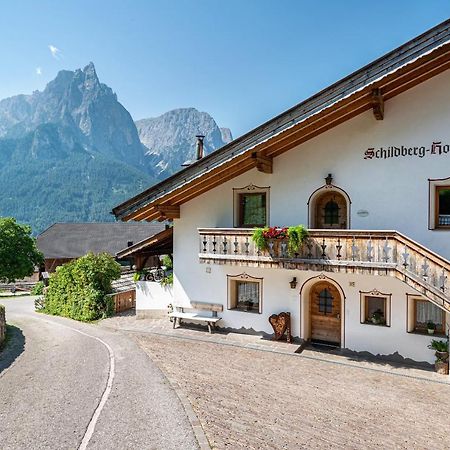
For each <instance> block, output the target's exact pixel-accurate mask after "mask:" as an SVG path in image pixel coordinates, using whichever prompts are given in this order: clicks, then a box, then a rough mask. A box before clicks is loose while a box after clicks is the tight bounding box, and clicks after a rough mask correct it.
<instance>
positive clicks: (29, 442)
mask: <svg viewBox="0 0 450 450" xmlns="http://www.w3.org/2000/svg"><path fill="white" fill-rule="evenodd" d="M0 303H2V304H3V305H5V307H6V318H7V323H8V324H9V325H12V329H11V333H10V334H11V337H10V339H9V341H8V344H7V346H6V348H5V349H4V350H3V351H2V352H1V353H0V449H2V450H3V449H5V450H14V449H20V450H25V449H33V450H34V449H58V450H60V449H61V450H62V449H71V450H74V449H80V450H82V449H84V448H88V449H105V450H109V449H121V450H122V449H157V450H159V449H164V450H166V449H167V450H170V449H177V450H184V449H186V450H190V449H197V448H198V444H197V442H196V440H195V437H194V433H193V431H192V427H191V425H190V422H189V421H188V419H187V416H186V413H185V411H184V409H183V406H182V405H181V403H180V400H179V398H178V397H177V395H176V393H175V392H174V391H173V390H172V388H171V387H170V385H169V383H168V382H167V380H166V378H165V377H164V375H163V374H162V373H161V372H160V370H159V369H158V368H157V367H156V366H155V365H154V363H153V362H152V361H151V360H150V359H149V358H148V356H147V355H146V354H145V353H144V352H143V351H142V350H141V349H140V348H139V347H138V346H137V345H136V344H135V343H134V341H133V340H131V339H130V338H129V337H127V336H125V335H123V334H121V333H120V332H114V331H110V330H105V329H103V328H99V327H97V326H95V325H89V324H83V323H79V322H76V321H72V320H69V319H63V318H60V317H52V316H47V315H44V314H40V313H36V312H34V302H33V298H14V299H5V298H0Z"/></svg>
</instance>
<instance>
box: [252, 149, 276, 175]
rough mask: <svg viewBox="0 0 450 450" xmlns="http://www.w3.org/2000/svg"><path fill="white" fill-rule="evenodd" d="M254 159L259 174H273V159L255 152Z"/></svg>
mask: <svg viewBox="0 0 450 450" xmlns="http://www.w3.org/2000/svg"><path fill="white" fill-rule="evenodd" d="M252 159H253V160H254V161H255V167H256V168H257V170H258V171H259V172H263V173H273V159H272V158H270V157H268V156H264V155H263V154H261V152H253V153H252Z"/></svg>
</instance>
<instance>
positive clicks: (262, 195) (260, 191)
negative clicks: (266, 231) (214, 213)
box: [234, 185, 269, 228]
mask: <svg viewBox="0 0 450 450" xmlns="http://www.w3.org/2000/svg"><path fill="white" fill-rule="evenodd" d="M268 203H269V188H260V187H258V186H253V185H249V186H247V187H245V188H239V189H234V226H235V227H240V228H253V227H265V226H267V225H268V223H269V218H268V215H269V205H268Z"/></svg>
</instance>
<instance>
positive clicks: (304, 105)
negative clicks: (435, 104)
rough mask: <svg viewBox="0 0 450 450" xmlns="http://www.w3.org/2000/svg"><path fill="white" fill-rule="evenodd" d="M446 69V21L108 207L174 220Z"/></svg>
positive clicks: (125, 215)
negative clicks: (194, 202)
mask: <svg viewBox="0 0 450 450" xmlns="http://www.w3.org/2000/svg"><path fill="white" fill-rule="evenodd" d="M448 68H450V20H447V21H445V22H443V23H441V24H439V25H437V26H436V27H434V28H432V29H430V30H428V31H427V32H425V33H423V34H422V35H420V36H418V37H416V38H414V39H412V40H411V41H409V42H407V43H406V44H404V45H402V46H401V47H398V48H397V49H395V50H393V51H391V52H389V53H387V54H386V55H384V56H382V57H381V58H379V59H377V60H375V61H374V62H372V63H370V64H368V65H367V66H365V67H363V68H361V69H360V70H358V71H356V72H354V73H352V74H351V75H349V76H347V77H345V78H343V79H342V80H340V81H338V82H336V83H334V84H333V85H331V86H329V87H327V88H326V89H324V90H322V91H320V92H319V93H317V94H315V95H313V96H312V97H310V98H308V99H307V100H305V101H303V102H301V103H299V104H298V105H296V106H294V107H293V108H291V109H289V110H287V111H286V112H284V113H282V114H280V115H279V116H277V117H275V118H273V119H271V120H269V121H268V122H266V123H264V124H262V125H260V126H259V127H257V128H255V129H254V130H252V131H250V132H248V133H246V134H244V135H243V136H241V137H239V138H237V139H235V140H234V141H232V142H230V143H229V144H227V145H225V146H224V147H221V148H220V149H218V150H216V151H215V152H213V153H211V154H209V155H208V156H206V157H204V158H202V159H201V160H199V161H196V162H195V163H193V164H191V165H190V166H189V167H187V168H185V169H183V170H181V171H179V172H177V173H176V174H175V175H172V176H171V177H169V178H167V179H166V180H164V181H162V182H160V183H158V184H156V185H154V186H152V187H150V188H149V189H147V190H146V191H144V192H142V193H141V194H139V195H137V196H135V197H133V198H131V199H129V200H127V201H126V202H124V203H122V204H121V205H118V206H116V207H115V208H114V209H113V214H115V216H116V217H117V218H119V219H121V220H144V219H145V220H154V219H168V218H177V217H179V214H180V205H181V204H183V203H185V202H187V201H189V200H191V199H192V198H195V197H196V196H198V195H200V194H202V193H204V192H206V191H208V190H209V189H212V188H213V187H215V186H218V185H220V184H222V183H224V182H226V181H228V180H230V179H232V178H234V177H236V176H238V175H240V174H242V173H244V172H246V171H248V170H250V169H252V168H255V167H256V168H257V169H258V170H261V171H263V172H268V173H270V171H271V170H272V165H271V160H272V159H273V158H274V157H276V156H278V155H280V154H282V153H284V152H286V151H288V150H290V149H292V148H294V147H296V146H298V145H299V144H301V143H303V142H306V141H307V140H309V139H312V138H313V137H315V136H317V135H319V134H321V133H323V132H325V131H327V130H329V129H331V128H333V127H335V126H337V125H339V124H340V123H343V122H345V121H346V120H349V119H351V118H353V117H355V116H357V115H358V114H361V113H362V112H364V111H367V110H370V109H373V111H374V115H375V117H376V118H377V119H382V118H383V104H384V102H385V101H386V100H389V99H391V98H393V97H395V96H396V95H398V94H400V93H402V92H404V91H406V90H407V89H410V88H412V87H414V86H416V85H417V84H419V83H422V82H423V81H426V80H428V79H430V78H432V77H433V76H435V75H437V74H439V73H441V72H443V71H444V70H447V69H448Z"/></svg>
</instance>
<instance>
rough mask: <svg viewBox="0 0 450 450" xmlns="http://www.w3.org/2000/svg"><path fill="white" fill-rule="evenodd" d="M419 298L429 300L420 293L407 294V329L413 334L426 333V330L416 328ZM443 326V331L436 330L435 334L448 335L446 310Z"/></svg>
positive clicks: (438, 335)
mask: <svg viewBox="0 0 450 450" xmlns="http://www.w3.org/2000/svg"><path fill="white" fill-rule="evenodd" d="M417 300H422V301H423V300H427V299H426V298H424V297H422V296H420V295H416V294H406V302H407V306H406V320H407V323H406V331H407V332H408V333H413V334H425V332H423V331H418V330H417V329H416V322H415V319H416V302H417ZM443 320H444V323H443V328H444V331H443V332H441V333H440V332H435V333H434V336H437V337H442V338H445V337H446V324H447V321H446V314H445V312H444V313H443Z"/></svg>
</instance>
